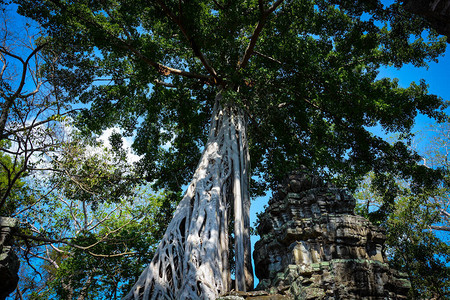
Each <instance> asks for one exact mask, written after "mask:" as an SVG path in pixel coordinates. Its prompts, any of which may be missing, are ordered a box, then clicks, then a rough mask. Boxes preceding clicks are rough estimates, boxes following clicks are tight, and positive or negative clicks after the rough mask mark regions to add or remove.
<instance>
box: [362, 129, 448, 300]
mask: <svg viewBox="0 0 450 300" xmlns="http://www.w3.org/2000/svg"><path fill="white" fill-rule="evenodd" d="M433 131H435V134H434V135H433V134H430V133H428V134H429V135H431V137H429V138H430V139H431V141H430V143H429V145H430V148H429V149H427V151H426V155H425V158H424V161H425V162H426V163H427V164H429V165H430V166H432V167H434V168H440V169H442V170H444V171H445V174H446V175H445V177H444V178H443V180H442V181H439V183H440V184H439V185H437V187H436V188H435V189H433V190H424V189H420V188H418V187H417V186H414V185H411V182H407V181H404V180H399V179H398V178H391V179H392V180H393V183H392V184H391V186H390V187H389V189H391V190H392V189H394V190H396V193H391V194H392V195H391V196H389V197H385V195H382V194H380V190H377V188H376V186H375V185H374V184H373V180H375V178H374V176H373V174H371V175H369V176H368V177H367V178H366V180H365V181H364V183H363V184H362V185H361V186H360V188H359V190H358V192H357V193H356V197H357V199H358V200H359V201H358V207H357V213H359V214H361V215H364V216H366V217H368V218H369V219H370V220H371V221H373V222H375V223H378V224H380V225H383V226H384V227H385V228H386V232H387V243H386V245H387V253H388V258H389V261H390V263H391V264H392V265H393V267H394V268H396V269H398V270H401V271H404V272H406V273H407V274H408V275H409V279H410V281H411V285H412V290H411V294H410V298H411V299H444V298H447V297H449V296H450V268H449V263H450V245H449V240H448V232H449V231H450V226H449V225H450V224H449V221H450V218H449V215H450V214H449V204H450V202H449V193H448V170H449V165H448V158H449V157H448V154H449V152H448V151H447V150H448V142H449V137H450V135H449V133H450V131H449V129H448V123H446V124H441V125H437V126H435V127H434V128H433ZM395 195H396V196H395ZM388 199H389V200H388Z"/></svg>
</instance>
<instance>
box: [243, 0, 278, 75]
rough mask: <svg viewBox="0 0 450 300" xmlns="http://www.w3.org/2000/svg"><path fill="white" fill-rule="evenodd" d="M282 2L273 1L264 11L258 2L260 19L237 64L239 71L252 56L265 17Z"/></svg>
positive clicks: (264, 22)
mask: <svg viewBox="0 0 450 300" xmlns="http://www.w3.org/2000/svg"><path fill="white" fill-rule="evenodd" d="M283 1H284V0H277V1H275V3H274V4H272V6H271V7H270V8H269V9H267V10H264V9H263V3H262V1H259V8H260V11H261V17H260V19H259V21H258V24H257V25H256V28H255V30H254V31H253V35H252V37H251V39H250V42H249V44H248V46H247V49H245V52H244V56H243V57H242V59H241V60H240V61H239V63H238V68H239V69H243V68H245V66H246V65H247V63H248V60H249V59H250V57H251V56H252V54H253V49H254V48H255V45H256V42H257V41H258V37H259V35H260V34H261V31H262V29H263V28H264V25H265V24H266V21H267V17H268V16H269V15H270V14H271V13H272V12H273V11H274V10H275V9H276V8H277V7H278V6H279V5H280V4H281V3H282V2H283Z"/></svg>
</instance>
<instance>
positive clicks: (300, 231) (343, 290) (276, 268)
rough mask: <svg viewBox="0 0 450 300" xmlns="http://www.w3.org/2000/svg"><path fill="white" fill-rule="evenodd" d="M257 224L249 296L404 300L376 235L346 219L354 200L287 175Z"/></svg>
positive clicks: (403, 288) (379, 232) (301, 175)
mask: <svg viewBox="0 0 450 300" xmlns="http://www.w3.org/2000/svg"><path fill="white" fill-rule="evenodd" d="M279 190H282V191H283V192H282V193H281V192H279V193H278V194H276V195H275V196H274V199H272V200H271V201H269V203H270V205H269V207H268V208H267V209H266V211H265V212H264V213H263V214H262V215H261V217H260V225H259V227H258V232H259V233H260V235H261V239H260V241H258V242H257V243H256V245H255V250H254V253H253V255H254V261H255V272H256V276H257V277H258V278H259V279H260V284H259V285H258V287H257V289H260V290H266V291H270V292H271V293H278V294H280V295H284V296H287V297H292V299H406V294H407V292H408V290H409V288H410V283H409V281H407V279H406V276H405V274H400V273H398V272H396V271H395V270H392V269H390V268H389V265H388V264H387V261H386V257H385V254H384V252H383V249H384V248H383V245H384V242H385V239H386V236H385V232H384V230H383V229H381V228H379V227H377V226H374V225H373V224H371V223H370V222H369V221H368V220H366V219H364V218H363V217H360V216H357V215H355V214H354V212H353V210H354V207H355V203H356V201H355V199H354V198H353V197H352V196H351V195H349V194H348V193H347V192H346V191H345V190H342V189H337V188H335V187H332V186H331V185H327V184H324V183H323V182H322V181H321V180H320V179H319V178H317V176H311V175H309V176H308V175H307V174H305V171H304V170H302V171H299V172H296V173H293V174H291V175H290V176H289V178H288V179H287V180H286V182H285V184H284V186H283V187H280V189H279Z"/></svg>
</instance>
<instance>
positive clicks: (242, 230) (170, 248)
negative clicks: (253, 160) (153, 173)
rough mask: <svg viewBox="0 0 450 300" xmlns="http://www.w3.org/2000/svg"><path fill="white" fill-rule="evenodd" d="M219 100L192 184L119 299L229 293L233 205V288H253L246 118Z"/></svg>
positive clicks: (217, 98)
mask: <svg viewBox="0 0 450 300" xmlns="http://www.w3.org/2000/svg"><path fill="white" fill-rule="evenodd" d="M221 100H222V96H221V93H219V94H218V95H217V96H216V99H215V101H216V103H215V108H214V112H213V115H212V118H211V128H210V133H209V137H208V142H207V144H206V146H205V149H204V152H203V155H202V157H201V159H200V162H199V165H198V166H197V170H196V171H195V174H194V177H193V179H192V182H191V183H190V185H189V187H188V189H187V191H186V193H185V195H184V197H183V199H182V200H181V202H180V204H179V205H178V207H177V209H176V211H175V214H174V217H173V219H172V221H171V222H170V223H169V225H168V227H167V230H166V233H165V235H164V237H163V239H162V240H161V242H160V244H159V246H158V248H157V250H156V253H155V256H154V258H153V260H152V262H151V263H150V265H149V266H147V268H146V269H145V270H144V272H143V273H142V274H141V276H140V277H139V279H138V281H137V282H136V284H135V285H134V286H133V288H132V290H131V291H130V292H129V293H128V295H127V296H125V297H124V298H123V299H135V300H137V299H139V300H140V299H215V298H216V297H217V296H219V295H220V294H221V293H224V292H226V291H229V290H230V289H231V274H230V267H229V260H228V256H229V244H228V236H229V233H228V225H229V218H230V213H231V211H230V209H229V208H230V207H231V205H233V209H234V213H233V215H234V234H235V241H236V244H235V262H236V283H237V284H236V289H237V290H244V291H245V290H248V289H251V288H253V271H252V267H251V261H250V264H249V260H248V257H247V256H248V255H249V253H250V248H249V246H250V238H249V235H248V232H249V228H248V226H249V223H250V222H249V220H248V215H249V208H250V205H249V204H250V202H249V196H248V182H249V178H248V167H249V154H248V146H247V137H246V120H245V117H244V113H243V112H242V110H240V109H239V108H236V107H234V106H233V105H231V104H229V103H225V104H222V103H221ZM246 226H247V228H246ZM250 277H251V278H250Z"/></svg>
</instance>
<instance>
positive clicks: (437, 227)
mask: <svg viewBox="0 0 450 300" xmlns="http://www.w3.org/2000/svg"><path fill="white" fill-rule="evenodd" d="M430 228H431V229H434V230H440V231H450V227H449V226H437V225H431V226H430Z"/></svg>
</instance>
